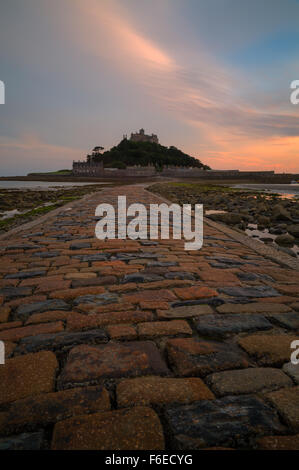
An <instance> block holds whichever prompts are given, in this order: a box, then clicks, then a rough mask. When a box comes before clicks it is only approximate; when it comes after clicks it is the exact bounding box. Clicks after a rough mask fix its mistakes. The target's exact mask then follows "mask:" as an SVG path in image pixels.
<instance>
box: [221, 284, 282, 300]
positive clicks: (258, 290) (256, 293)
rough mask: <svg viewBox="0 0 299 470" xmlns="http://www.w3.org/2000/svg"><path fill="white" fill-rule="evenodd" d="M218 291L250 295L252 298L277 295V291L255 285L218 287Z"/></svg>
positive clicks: (239, 295) (231, 294)
mask: <svg viewBox="0 0 299 470" xmlns="http://www.w3.org/2000/svg"><path fill="white" fill-rule="evenodd" d="M218 290H219V292H222V293H223V294H226V295H230V296H232V297H248V298H250V297H252V298H263V297H277V296H279V293H278V292H277V291H276V290H275V289H273V287H268V286H256V287H220V288H219V289H218Z"/></svg>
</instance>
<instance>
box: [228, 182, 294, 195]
mask: <svg viewBox="0 0 299 470" xmlns="http://www.w3.org/2000/svg"><path fill="white" fill-rule="evenodd" d="M233 187H234V188H241V189H257V190H259V191H264V192H270V193H278V194H283V195H284V196H289V197H296V196H299V184H235V185H234V186H233Z"/></svg>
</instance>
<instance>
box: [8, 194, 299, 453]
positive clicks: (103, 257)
mask: <svg viewBox="0 0 299 470" xmlns="http://www.w3.org/2000/svg"><path fill="white" fill-rule="evenodd" d="M123 194H126V196H127V202H128V204H130V203H132V202H141V203H144V204H149V203H155V202H156V203H157V202H160V201H161V200H160V199H159V198H158V197H157V196H155V195H152V194H150V193H149V192H147V191H146V190H144V189H143V187H142V186H141V185H134V186H126V187H124V186H122V187H119V188H117V187H116V188H109V189H105V190H103V192H101V193H97V194H93V195H89V196H88V197H86V198H84V200H81V201H77V202H75V203H73V204H71V206H72V207H71V208H67V210H65V208H62V209H61V210H59V213H58V215H57V214H56V215H55V216H49V217H48V218H47V219H46V220H45V221H44V222H43V223H42V224H40V225H38V224H37V225H35V227H33V228H32V229H31V233H30V229H28V228H27V229H26V230H25V231H24V230H23V231H19V232H18V233H16V234H14V235H13V236H11V237H9V238H8V239H6V240H2V241H0V249H1V268H0V274H1V279H0V284H1V285H0V289H1V290H0V295H1V307H0V339H1V340H2V341H4V343H5V349H6V357H7V359H6V363H5V365H0V436H1V437H0V449H5V448H13V449H39V448H52V449H105V450H107V449H113V450H117V449H130V450H133V449H151V450H154V449H158V450H161V449H168V450H171V449H198V448H211V447H217V448H219V447H228V448H265V449H294V448H297V449H298V448H299V434H298V433H299V393H298V390H299V386H298V384H299V371H298V368H299V366H293V365H292V364H290V363H289V361H290V355H291V352H292V350H291V348H290V344H291V342H292V341H293V340H295V339H299V334H298V333H299V313H298V312H299V288H298V283H299V273H298V271H296V270H291V269H286V268H281V267H280V266H279V265H278V264H276V263H275V262H273V261H270V260H269V259H266V258H264V257H262V256H261V255H260V254H257V253H256V252H255V251H253V250H252V249H251V248H250V247H248V246H245V245H243V244H241V243H240V242H238V241H236V240H235V239H233V238H231V237H229V236H228V235H225V234H223V232H221V231H219V230H217V228H215V227H211V226H205V228H204V235H205V239H204V246H203V248H202V249H201V250H200V251H185V250H184V247H183V241H181V240H162V241H159V243H157V242H151V241H140V240H138V241H132V240H126V241H123V240H109V241H100V240H98V239H96V238H95V236H94V229H95V224H96V218H95V217H94V213H95V207H96V206H97V205H98V204H99V203H102V202H109V203H116V201H117V196H118V195H123Z"/></svg>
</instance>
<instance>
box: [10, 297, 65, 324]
mask: <svg viewBox="0 0 299 470" xmlns="http://www.w3.org/2000/svg"><path fill="white" fill-rule="evenodd" d="M69 309H70V306H69V305H68V304H67V303H66V302H64V300H60V299H54V300H45V301H43V302H34V303H32V304H25V305H19V307H18V308H17V311H16V312H15V314H14V320H26V319H27V318H28V317H29V316H30V315H32V314H33V313H42V312H47V311H48V310H69Z"/></svg>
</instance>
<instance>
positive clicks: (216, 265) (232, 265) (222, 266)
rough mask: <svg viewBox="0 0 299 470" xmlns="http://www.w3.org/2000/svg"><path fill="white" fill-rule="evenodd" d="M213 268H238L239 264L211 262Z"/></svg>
mask: <svg viewBox="0 0 299 470" xmlns="http://www.w3.org/2000/svg"><path fill="white" fill-rule="evenodd" d="M209 264H210V266H211V267H212V268H217V269H229V268H238V267H239V266H240V265H239V264H224V263H215V262H213V263H209Z"/></svg>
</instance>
